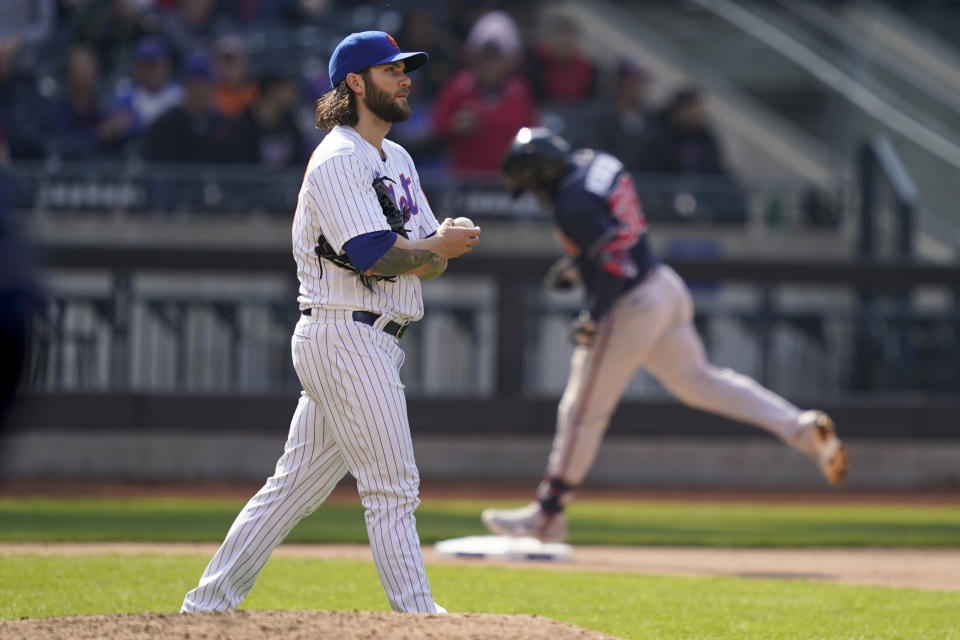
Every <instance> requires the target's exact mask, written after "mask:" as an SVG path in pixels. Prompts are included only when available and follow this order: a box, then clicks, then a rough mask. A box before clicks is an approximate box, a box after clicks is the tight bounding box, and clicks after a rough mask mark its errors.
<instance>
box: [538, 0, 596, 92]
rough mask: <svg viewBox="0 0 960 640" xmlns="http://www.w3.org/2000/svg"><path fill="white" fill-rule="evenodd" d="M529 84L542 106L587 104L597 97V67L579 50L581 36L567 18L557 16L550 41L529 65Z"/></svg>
mask: <svg viewBox="0 0 960 640" xmlns="http://www.w3.org/2000/svg"><path fill="white" fill-rule="evenodd" d="M528 66H529V72H530V74H529V75H530V84H531V85H532V87H533V91H534V95H535V96H536V98H537V100H538V101H539V102H570V101H578V100H587V99H589V98H592V97H594V96H595V95H596V93H597V77H598V71H597V66H596V64H594V62H593V61H592V60H591V59H590V58H589V57H588V56H587V55H586V54H585V53H584V52H583V51H582V50H581V49H580V32H579V29H578V28H577V25H576V24H575V23H574V22H573V21H572V20H571V19H570V18H568V17H566V16H555V17H553V18H552V20H551V23H550V30H549V32H548V33H547V37H546V38H545V39H544V40H542V41H541V42H539V43H537V44H536V45H535V46H534V47H533V49H532V52H531V55H530V58H529V61H528Z"/></svg>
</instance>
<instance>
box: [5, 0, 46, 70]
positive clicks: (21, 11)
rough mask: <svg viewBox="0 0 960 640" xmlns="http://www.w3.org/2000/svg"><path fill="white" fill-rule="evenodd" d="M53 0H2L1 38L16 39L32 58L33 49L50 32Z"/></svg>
mask: <svg viewBox="0 0 960 640" xmlns="http://www.w3.org/2000/svg"><path fill="white" fill-rule="evenodd" d="M54 9H55V7H54V1H53V0H3V2H0V40H8V39H11V40H15V41H16V43H17V44H18V45H20V46H21V47H22V48H23V49H24V50H25V51H26V52H27V53H28V54H29V55H30V57H31V58H32V54H33V51H34V49H35V47H37V46H38V45H39V44H40V43H42V42H43V41H44V40H45V39H46V38H47V36H48V35H49V34H50V29H51V28H52V26H53V19H54Z"/></svg>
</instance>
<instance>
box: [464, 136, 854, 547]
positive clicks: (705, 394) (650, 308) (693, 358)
mask: <svg viewBox="0 0 960 640" xmlns="http://www.w3.org/2000/svg"><path fill="white" fill-rule="evenodd" d="M503 175H504V179H505V181H506V183H507V185H508V187H509V188H510V189H511V190H512V191H513V193H514V194H515V195H517V194H519V193H521V192H523V191H531V192H533V193H535V194H536V195H537V197H538V198H539V199H540V200H541V202H542V204H543V205H544V206H545V207H549V208H552V209H553V214H554V221H555V223H556V225H557V227H558V233H559V235H560V236H561V239H562V241H563V244H564V245H565V248H566V251H567V254H568V256H567V257H565V258H562V259H561V260H560V261H559V262H558V263H556V264H555V265H554V266H553V267H552V268H551V269H550V271H549V272H548V274H547V278H546V279H547V284H548V285H549V286H553V287H558V288H569V287H572V286H573V285H575V284H576V282H577V281H578V280H580V281H582V282H583V283H584V285H585V287H586V295H587V304H586V309H584V310H583V311H582V312H581V313H580V315H579V317H577V318H576V319H575V320H574V322H573V325H572V327H571V337H572V339H573V340H574V342H575V344H576V347H575V349H574V353H573V357H572V361H571V365H570V377H569V379H568V381H567V387H566V389H565V390H564V393H563V397H562V398H561V400H560V405H559V408H558V411H557V428H556V433H555V436H554V440H553V448H552V450H551V452H550V458H549V461H548V465H547V472H546V476H545V477H544V479H543V480H542V482H541V483H540V485H539V487H538V489H537V500H535V501H534V502H532V503H531V504H529V505H528V506H526V507H524V508H521V509H511V510H497V509H487V510H485V511H484V512H483V514H482V520H483V523H484V525H486V527H487V528H488V529H489V530H490V531H491V532H493V533H495V534H499V535H509V536H534V537H537V538H540V539H541V540H543V541H545V542H562V541H563V540H564V539H565V538H566V533H567V522H566V516H565V515H564V513H563V510H564V505H565V504H566V503H567V502H569V500H570V498H571V495H570V492H571V491H572V490H573V489H575V488H576V487H577V486H578V485H579V484H580V483H581V482H582V481H583V479H584V477H585V476H586V474H587V472H588V471H589V470H590V467H591V466H592V465H593V461H594V459H595V458H596V455H597V450H598V449H599V447H600V443H601V440H602V439H603V434H604V432H605V431H606V429H607V425H608V423H609V420H610V416H611V414H612V413H613V411H614V409H615V408H616V406H617V404H618V403H619V401H620V397H621V395H622V394H623V391H624V389H625V388H626V386H627V384H628V383H629V382H630V379H631V378H632V377H633V375H634V374H635V373H636V371H637V369H638V368H640V367H643V368H644V369H646V370H647V371H648V372H650V373H651V374H652V375H654V376H655V377H656V378H657V379H658V380H659V381H660V382H661V384H663V386H664V387H666V388H667V389H668V390H669V391H670V392H671V393H672V394H673V395H674V396H676V397H677V398H678V399H679V400H680V401H682V402H683V403H685V404H687V405H689V406H692V407H696V408H698V409H703V410H705V411H711V412H713V413H718V414H721V415H724V416H726V417H728V418H733V419H736V420H741V421H743V422H748V423H750V424H753V425H755V426H758V427H761V428H763V429H766V430H767V431H769V432H771V433H773V434H774V435H776V436H778V437H779V438H780V439H782V440H783V441H784V442H786V443H787V444H789V445H790V446H792V447H794V448H796V449H798V450H799V451H801V452H802V453H804V454H805V455H807V456H808V457H809V458H810V459H811V460H813V462H814V463H815V464H816V465H817V466H818V467H819V468H820V470H821V471H822V472H823V474H824V476H825V477H826V479H827V481H829V482H830V483H831V484H833V485H839V484H840V483H841V482H842V481H843V478H844V476H845V474H846V471H847V454H846V451H845V450H844V447H843V445H842V444H841V443H840V441H839V440H838V439H837V436H836V433H835V429H834V425H833V421H832V420H831V419H830V418H829V417H828V416H827V415H826V414H825V413H823V412H821V411H801V410H800V409H798V408H797V407H795V406H793V405H792V404H790V403H789V402H787V401H786V400H784V399H783V398H781V397H780V396H778V395H776V394H774V393H773V392H771V391H769V390H768V389H765V388H764V387H762V386H760V385H759V384H757V383H756V382H755V381H753V380H752V379H750V378H748V377H746V376H744V375H741V374H739V373H737V372H735V371H731V370H730V369H720V368H717V367H715V366H713V365H711V364H710V363H709V362H707V360H706V358H705V355H704V348H703V344H702V343H701V341H700V337H699V335H698V334H697V332H696V329H695V328H694V325H693V303H692V299H691V296H690V292H689V291H688V289H687V287H686V285H685V284H684V282H683V280H681V279H680V277H679V276H678V275H677V273H676V272H675V271H674V270H673V269H671V268H670V267H668V266H667V265H665V264H663V263H661V262H659V261H658V259H657V257H656V256H655V255H654V253H653V251H652V249H651V247H650V244H649V242H648V240H647V234H646V231H647V223H646V219H645V217H644V214H643V210H642V208H641V206H640V201H639V199H638V197H637V192H636V189H635V187H634V184H633V179H632V178H631V177H630V174H629V173H627V172H626V171H624V168H623V165H622V164H621V163H620V161H619V160H617V159H616V158H615V157H613V156H611V155H608V154H606V153H601V152H598V151H594V150H592V149H581V150H579V151H574V152H570V150H569V146H568V144H567V143H566V141H565V140H563V139H562V138H560V137H558V136H557V135H555V134H553V133H551V132H550V131H549V130H547V129H543V128H523V129H521V130H520V131H519V132H518V133H517V135H516V137H515V138H514V140H513V143H512V144H511V146H510V148H509V149H508V151H507V153H506V155H505V157H504V161H503Z"/></svg>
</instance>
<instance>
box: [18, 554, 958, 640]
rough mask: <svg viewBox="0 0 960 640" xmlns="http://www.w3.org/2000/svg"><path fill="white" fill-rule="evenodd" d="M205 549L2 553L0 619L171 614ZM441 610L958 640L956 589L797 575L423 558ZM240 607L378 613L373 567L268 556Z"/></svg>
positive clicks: (643, 631)
mask: <svg viewBox="0 0 960 640" xmlns="http://www.w3.org/2000/svg"><path fill="white" fill-rule="evenodd" d="M207 560H208V558H207V557H206V556H192V555H177V556H159V555H153V554H145V555H137V556H117V555H94V556H72V557H71V556H36V555H22V556H21V555H8V556H0V618H20V617H24V616H28V617H47V616H60V615H74V614H96V613H104V614H109V613H136V612H142V611H175V610H177V609H178V608H179V605H180V601H181V599H182V597H183V594H184V593H185V592H186V591H187V590H188V589H190V588H191V587H193V586H194V584H195V582H196V579H197V577H198V576H199V575H200V572H201V571H202V570H203V567H204V565H205V564H206V562H207ZM428 574H429V577H430V581H431V585H432V587H433V590H434V594H435V596H436V597H437V600H438V601H439V602H441V603H442V604H443V605H444V606H446V607H447V608H449V609H450V610H451V611H460V612H464V611H476V612H486V613H525V614H536V615H540V616H546V617H549V618H554V619H557V620H562V621H564V622H569V623H571V624H576V625H579V626H582V627H586V628H590V629H596V630H598V631H604V632H607V633H610V634H613V635H617V636H620V637H623V638H631V639H653V638H698V639H707V638H709V639H711V640H726V639H729V640H752V639H757V640H761V639H762V640H786V639H798V640H800V639H802V640H814V639H819V638H824V639H825V638H830V639H831V640H873V639H876V640H880V639H884V640H888V639H894V638H903V639H908V640H910V639H917V640H921V639H922V640H930V639H936V640H957V639H960V631H958V628H957V619H958V612H960V593H957V592H937V591H921V590H916V589H899V588H898V589H894V588H883V587H851V586H842V585H834V584H817V583H811V582H804V581H785V580H750V579H743V578H678V577H654V576H640V575H632V574H622V573H594V572H574V571H560V572H558V571H547V570H519V569H505V568H496V567H485V566H465V567H464V566H430V567H428ZM243 608H246V609H338V610H354V609H359V610H372V611H378V610H379V611H384V610H386V601H385V598H384V595H383V591H382V589H381V587H380V584H379V582H378V580H377V577H376V571H375V570H374V568H373V565H372V564H370V563H366V562H357V561H339V560H316V559H294V558H280V557H277V558H273V559H271V560H270V561H269V562H268V563H267V566H266V568H265V569H264V571H263V573H262V574H261V576H260V579H259V580H258V582H257V585H256V586H255V587H254V590H253V591H252V592H251V594H250V597H249V598H248V599H247V600H246V602H245V603H244V606H243Z"/></svg>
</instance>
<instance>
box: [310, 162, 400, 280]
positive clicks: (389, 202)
mask: <svg viewBox="0 0 960 640" xmlns="http://www.w3.org/2000/svg"><path fill="white" fill-rule="evenodd" d="M387 180H390V178H388V177H386V176H379V177H377V178H374V179H373V191H374V193H376V194H377V201H378V202H379V203H380V209H381V211H383V216H384V217H385V218H386V219H387V224H389V225H390V230H391V231H394V232H396V233H398V234H400V235H402V236H403V237H404V238H406V237H407V230H406V228H405V227H404V226H403V225H404V223H405V222H406V219H407V215H406V214H407V209H405V210H404V211H400V210H399V209H398V208H397V205H395V204H394V203H393V197H392V196H391V195H390V189H388V188H387V185H385V184H384V182H385V181H387ZM390 182H393V180H390ZM313 250H314V252H315V253H316V254H317V256H318V257H320V258H324V259H326V260H329V261H330V262H332V263H333V264H335V265H337V266H338V267H340V268H341V269H347V270H348V271H353V272H354V273H356V274H357V276H358V277H359V278H360V282H362V283H363V286H365V287H366V288H367V289H370V290H373V283H374V282H375V281H377V280H389V281H390V282H393V281H395V280H396V278H395V277H393V276H373V275H367V274H365V273H363V272H362V271H360V269H358V268H357V267H356V266H354V264H353V263H352V262H350V256H348V255H347V254H346V252H344V253H336V252H335V251H334V250H333V246H331V244H330V243H329V242H328V241H327V239H326V238H324V237H323V236H322V235H321V236H319V237H318V238H317V246H315V247H314V248H313Z"/></svg>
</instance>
